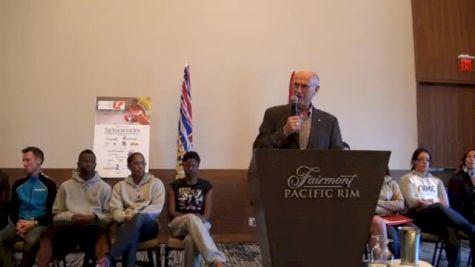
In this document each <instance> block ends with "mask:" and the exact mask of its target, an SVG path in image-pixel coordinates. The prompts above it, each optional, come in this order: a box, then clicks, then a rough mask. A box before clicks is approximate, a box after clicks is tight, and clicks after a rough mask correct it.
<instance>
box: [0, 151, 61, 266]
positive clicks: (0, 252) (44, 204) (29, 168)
mask: <svg viewBox="0 0 475 267" xmlns="http://www.w3.org/2000/svg"><path fill="white" fill-rule="evenodd" d="M22 152H23V168H24V169H25V172H26V173H27V176H26V177H23V178H21V179H18V180H17V181H16V182H15V183H14V184H13V187H12V198H11V200H10V202H9V216H10V219H11V221H10V222H9V223H8V225H7V226H6V227H5V228H4V229H3V230H2V231H0V266H13V258H12V257H13V253H12V249H13V245H14V243H15V242H16V241H19V240H23V241H24V242H25V244H24V247H23V258H22V261H21V264H20V266H25V267H27V266H28V267H30V266H33V264H34V262H35V259H36V254H37V252H38V241H39V239H40V235H41V233H42V232H43V231H44V230H45V229H46V226H47V225H49V224H50V223H51V221H52V214H51V208H52V206H53V201H54V198H55V196H56V183H55V182H54V181H53V180H51V179H50V178H48V177H47V176H46V175H44V174H43V173H42V172H41V164H42V163H43V159H44V154H43V151H41V150H40V149H39V148H37V147H27V148H25V149H23V150H22Z"/></svg>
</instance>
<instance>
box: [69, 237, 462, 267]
mask: <svg viewBox="0 0 475 267" xmlns="http://www.w3.org/2000/svg"><path fill="white" fill-rule="evenodd" d="M218 247H219V249H220V250H221V251H223V252H224V254H226V256H227V258H228V264H229V266H233V267H261V266H262V263H261V257H260V251H259V246H258V245H256V244H238V243H231V244H218ZM433 253H434V244H433V243H424V242H422V243H421V251H420V259H421V260H424V261H426V262H429V263H430V262H431V261H432V256H433ZM469 253H470V248H469V247H468V243H467V242H463V243H462V266H466V264H467V259H468V256H469ZM161 254H162V260H163V258H164V256H163V254H164V249H163V248H162V253H161ZM145 257H146V255H145V254H144V253H139V255H138V258H142V259H143V258H145ZM170 263H171V265H170V266H174V267H181V266H183V252H182V251H172V252H171V257H170ZM67 266H71V267H72V266H78V267H79V266H82V255H81V254H70V255H68V257H67ZM118 266H120V264H118ZM202 266H206V265H205V264H204V263H203V264H202ZM438 266H439V267H445V266H447V261H446V259H445V253H442V258H441V261H440V263H439V265H438Z"/></svg>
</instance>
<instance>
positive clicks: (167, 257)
mask: <svg viewBox="0 0 475 267" xmlns="http://www.w3.org/2000/svg"><path fill="white" fill-rule="evenodd" d="M169 266H170V248H169V247H168V246H165V267H169Z"/></svg>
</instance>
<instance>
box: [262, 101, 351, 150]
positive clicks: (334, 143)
mask: <svg viewBox="0 0 475 267" xmlns="http://www.w3.org/2000/svg"><path fill="white" fill-rule="evenodd" d="M290 116H291V105H282V106H276V107H271V108H269V109H267V110H266V112H265V114H264V120H263V121H262V124H261V127H260V128H259V135H258V136H257V138H256V140H255V141H254V148H288V149H299V148H300V147H299V136H298V133H294V134H291V135H289V136H288V137H287V138H286V137H285V136H284V131H283V127H284V125H285V123H286V122H287V118H288V117H290ZM307 149H318V150H327V149H343V141H342V139H341V133H340V126H339V125H338V120H337V119H336V118H335V117H334V116H333V115H331V114H329V113H326V112H324V111H321V110H319V109H316V108H314V107H313V106H312V128H311V130H310V137H309V140H308V145H307Z"/></svg>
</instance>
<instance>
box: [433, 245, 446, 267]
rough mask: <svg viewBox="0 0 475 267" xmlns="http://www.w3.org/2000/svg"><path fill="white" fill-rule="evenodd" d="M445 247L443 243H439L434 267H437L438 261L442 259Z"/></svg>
mask: <svg viewBox="0 0 475 267" xmlns="http://www.w3.org/2000/svg"><path fill="white" fill-rule="evenodd" d="M444 249H445V245H444V242H440V247H439V257H438V258H437V262H436V264H435V265H434V266H435V267H437V266H439V263H440V259H441V258H442V253H443V252H444Z"/></svg>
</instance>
